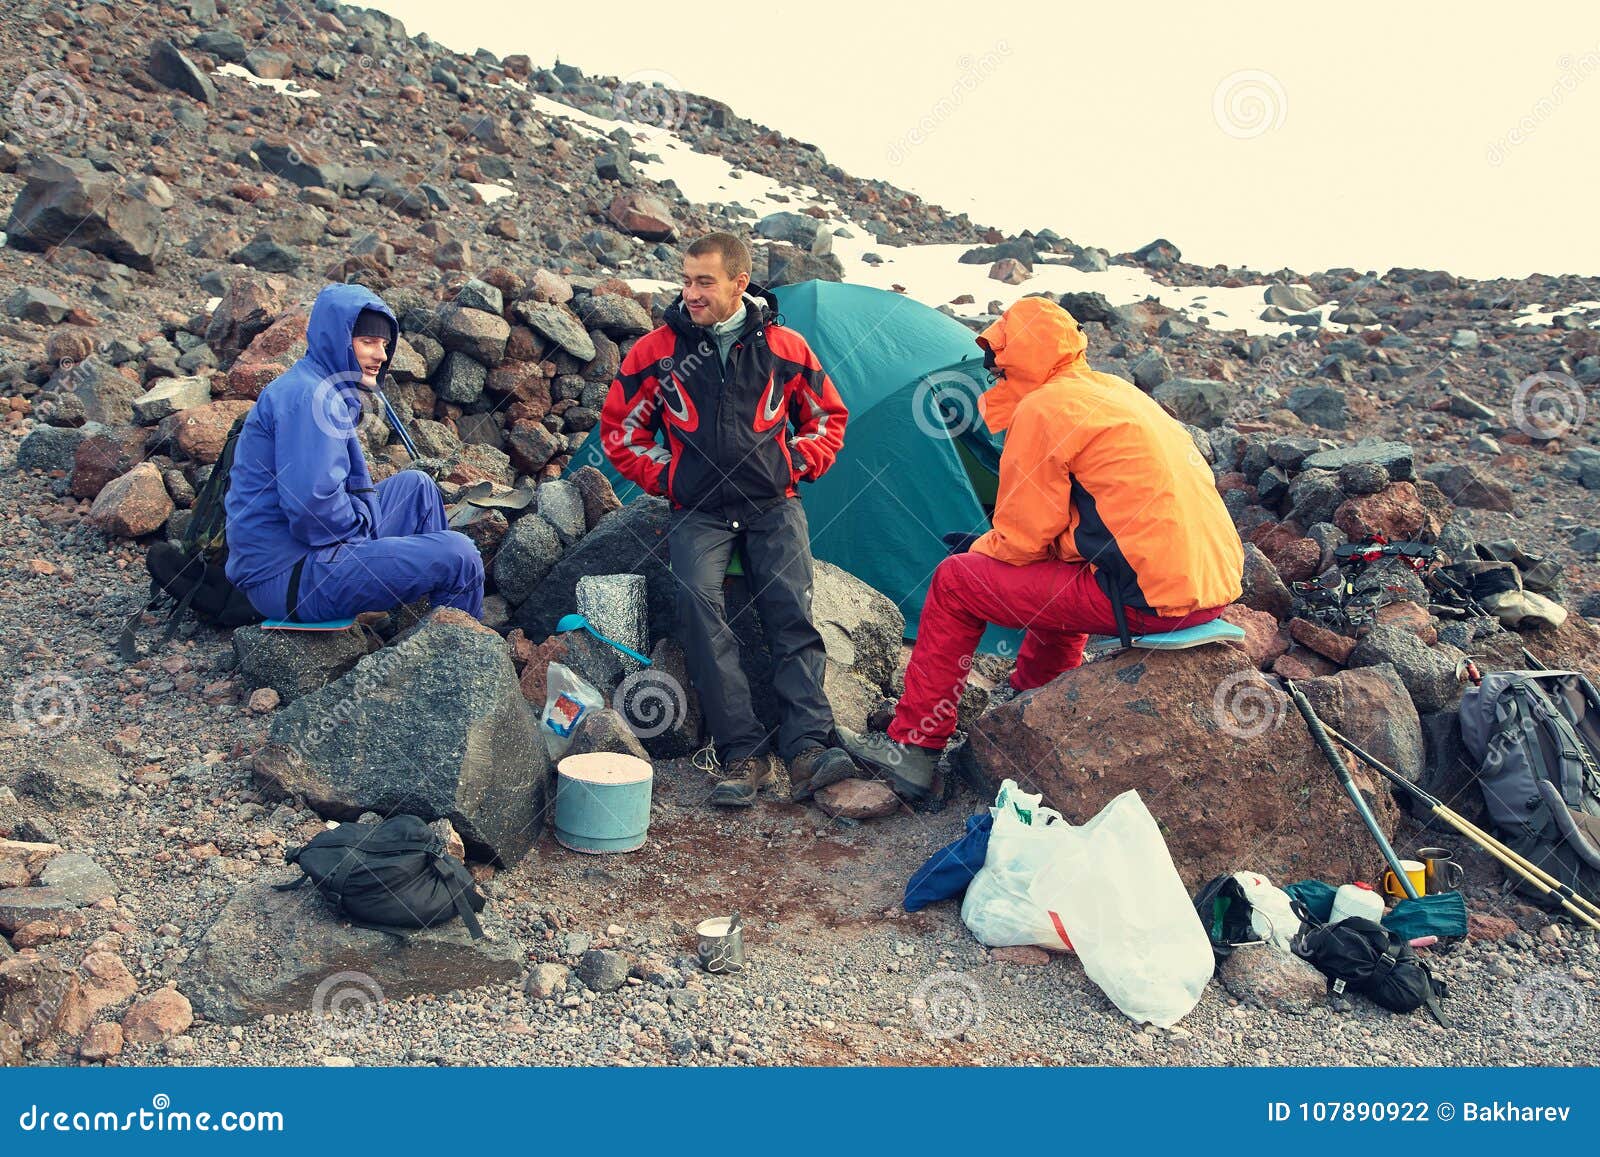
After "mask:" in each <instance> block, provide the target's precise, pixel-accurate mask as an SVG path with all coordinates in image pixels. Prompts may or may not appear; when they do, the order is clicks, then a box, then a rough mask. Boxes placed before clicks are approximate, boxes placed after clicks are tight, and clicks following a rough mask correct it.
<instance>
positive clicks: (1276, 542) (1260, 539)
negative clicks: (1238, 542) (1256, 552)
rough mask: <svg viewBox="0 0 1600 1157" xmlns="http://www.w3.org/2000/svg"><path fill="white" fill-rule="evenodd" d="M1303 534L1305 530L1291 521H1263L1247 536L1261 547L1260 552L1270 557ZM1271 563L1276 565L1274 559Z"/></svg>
mask: <svg viewBox="0 0 1600 1157" xmlns="http://www.w3.org/2000/svg"><path fill="white" fill-rule="evenodd" d="M1304 536H1305V532H1304V531H1302V530H1301V529H1300V527H1299V526H1297V525H1295V524H1294V523H1293V522H1263V523H1262V524H1261V525H1260V526H1257V527H1255V528H1254V529H1252V530H1251V531H1250V533H1249V535H1248V536H1247V537H1248V538H1249V540H1250V541H1251V542H1253V543H1255V544H1256V545H1257V546H1259V547H1260V548H1261V553H1262V554H1264V555H1266V556H1267V557H1268V558H1272V556H1273V555H1275V554H1276V553H1277V552H1278V551H1280V550H1282V549H1283V548H1284V547H1286V546H1288V545H1289V544H1290V543H1291V542H1297V541H1299V540H1300V539H1301V538H1303V537H1304ZM1273 565H1274V566H1276V565H1277V562H1276V560H1274V562H1273Z"/></svg>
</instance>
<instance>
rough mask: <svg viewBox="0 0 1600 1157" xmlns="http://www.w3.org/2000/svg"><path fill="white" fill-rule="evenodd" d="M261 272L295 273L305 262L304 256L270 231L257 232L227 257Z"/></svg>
mask: <svg viewBox="0 0 1600 1157" xmlns="http://www.w3.org/2000/svg"><path fill="white" fill-rule="evenodd" d="M228 260H229V261H233V262H235V263H237V264H239V265H246V266H249V267H250V268H251V269H256V270H260V271H261V272H262V273H295V272H297V271H298V270H299V269H300V266H301V265H303V264H305V256H304V254H302V253H301V252H300V250H298V249H296V248H295V247H294V246H292V245H285V244H283V242H281V241H279V240H278V239H277V238H276V237H273V236H272V235H271V234H270V233H258V234H256V236H254V237H252V238H251V239H250V241H249V243H248V244H246V245H243V246H241V247H240V248H239V249H237V250H235V251H234V252H233V253H232V254H231V255H230V256H229V258H228Z"/></svg>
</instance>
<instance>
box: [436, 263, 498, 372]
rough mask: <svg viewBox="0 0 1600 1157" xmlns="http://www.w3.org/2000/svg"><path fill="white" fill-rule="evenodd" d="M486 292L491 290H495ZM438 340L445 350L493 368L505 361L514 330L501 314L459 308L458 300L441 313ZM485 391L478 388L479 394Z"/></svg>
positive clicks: (463, 307) (460, 305)
mask: <svg viewBox="0 0 1600 1157" xmlns="http://www.w3.org/2000/svg"><path fill="white" fill-rule="evenodd" d="M485 288H488V289H492V288H493V286H485ZM437 336H438V338H439V342H440V344H441V345H443V346H444V348H445V349H447V350H450V351H452V352H455V353H461V354H466V355H467V356H468V357H470V358H472V360H473V361H475V362H480V363H482V364H483V365H485V366H491V367H492V366H497V365H499V364H500V363H501V362H502V361H504V360H505V356H506V342H507V340H508V339H509V338H510V337H511V326H510V325H508V324H507V323H506V320H505V319H504V318H502V317H501V316H500V315H499V313H498V312H496V313H489V312H487V311H486V310H482V309H474V308H469V307H467V306H465V305H462V304H460V302H459V299H458V301H457V303H456V304H454V305H447V306H445V307H444V308H443V309H441V310H440V311H439V328H438V331H437ZM482 388H483V387H482V386H479V392H480V393H481V392H482ZM451 400H452V401H453V400H455V399H451ZM467 400H469V401H470V400H471V399H467Z"/></svg>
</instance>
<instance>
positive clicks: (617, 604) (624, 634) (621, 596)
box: [540, 483, 650, 675]
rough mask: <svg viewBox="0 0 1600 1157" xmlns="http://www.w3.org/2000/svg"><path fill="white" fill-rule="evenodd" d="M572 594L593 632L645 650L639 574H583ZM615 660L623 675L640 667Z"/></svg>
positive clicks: (644, 598) (645, 607) (645, 599)
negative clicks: (619, 665)
mask: <svg viewBox="0 0 1600 1157" xmlns="http://www.w3.org/2000/svg"><path fill="white" fill-rule="evenodd" d="M545 485H546V486H548V485H550V484H549V483H545ZM540 489H541V490H543V487H541V488H540ZM541 513H543V512H542V511H541ZM574 594H575V597H576V600H577V606H578V614H580V615H583V616H585V617H586V618H587V619H588V620H589V624H590V625H591V626H592V627H593V628H594V629H595V631H597V632H598V633H599V634H602V635H604V636H605V637H606V638H608V639H610V640H612V641H613V642H616V643H621V644H622V645H623V646H624V647H631V648H633V650H635V651H638V652H639V653H640V654H646V653H648V652H649V650H650V638H649V629H650V628H649V617H650V616H649V590H648V588H647V586H646V583H645V579H644V576H643V575H638V574H607V575H585V576H584V577H582V578H580V579H579V580H578V584H577V587H576V589H575V591H574ZM617 659H618V662H619V663H620V664H621V667H622V671H623V673H624V674H625V675H631V674H633V673H634V672H636V671H640V670H643V665H642V664H641V663H640V662H639V661H638V660H637V659H631V658H629V657H628V656H626V655H623V654H622V653H621V652H618V653H617Z"/></svg>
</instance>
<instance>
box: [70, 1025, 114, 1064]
mask: <svg viewBox="0 0 1600 1157" xmlns="http://www.w3.org/2000/svg"><path fill="white" fill-rule="evenodd" d="M121 1054H122V1026H121V1025H120V1024H97V1025H94V1026H93V1027H92V1028H90V1029H89V1031H88V1032H87V1033H85V1034H84V1037H83V1043H82V1044H80V1045H79V1046H78V1057H79V1058H80V1059H81V1060H86V1061H109V1060H111V1059H112V1058H113V1057H117V1056H120V1055H121Z"/></svg>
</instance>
